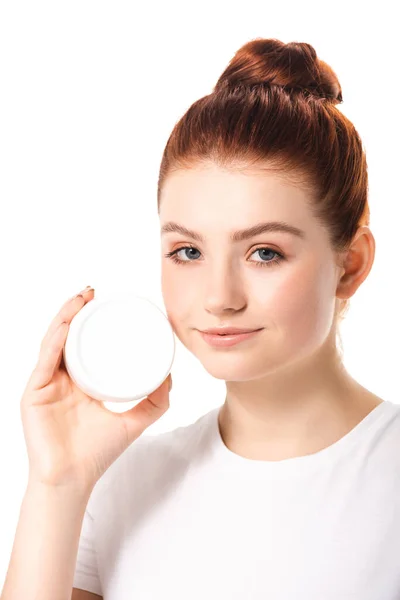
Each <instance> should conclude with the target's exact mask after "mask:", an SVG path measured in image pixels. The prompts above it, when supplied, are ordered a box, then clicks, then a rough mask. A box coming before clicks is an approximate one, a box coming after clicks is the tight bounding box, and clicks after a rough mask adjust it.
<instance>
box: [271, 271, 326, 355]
mask: <svg viewBox="0 0 400 600" xmlns="http://www.w3.org/2000/svg"><path fill="white" fill-rule="evenodd" d="M267 305H269V306H270V314H267V318H268V319H269V317H271V320H272V321H273V322H274V324H275V326H276V328H277V329H278V330H280V331H281V333H282V334H283V335H285V337H286V336H289V337H290V341H291V343H293V344H294V345H296V343H298V344H304V343H310V342H311V343H312V342H318V341H322V340H323V339H324V338H325V337H326V335H327V334H328V332H329V329H330V327H331V324H332V318H333V314H334V307H335V294H334V282H333V279H332V274H331V273H330V272H329V271H328V270H327V268H326V265H317V264H305V265H304V267H303V268H301V269H295V270H293V272H292V273H287V277H285V278H284V279H282V281H281V282H280V283H279V284H277V285H276V286H275V287H274V288H273V292H272V295H271V297H270V299H269V302H268V303H267Z"/></svg>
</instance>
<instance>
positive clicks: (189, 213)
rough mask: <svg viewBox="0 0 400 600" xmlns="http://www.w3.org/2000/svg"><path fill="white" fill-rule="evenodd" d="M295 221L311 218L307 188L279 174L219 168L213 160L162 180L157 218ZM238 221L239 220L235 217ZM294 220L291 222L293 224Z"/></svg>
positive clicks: (291, 178)
mask: <svg viewBox="0 0 400 600" xmlns="http://www.w3.org/2000/svg"><path fill="white" fill-rule="evenodd" d="M263 217H264V218H267V219H268V220H273V219H274V220H275V219H276V220H285V221H288V220H289V219H290V220H291V221H292V222H293V221H296V220H297V221H298V225H299V226H300V222H301V221H304V220H306V219H309V218H310V217H311V214H310V192H309V191H308V190H307V188H306V186H304V185H300V183H296V181H295V179H294V176H293V177H288V176H286V175H285V174H283V173H276V172H269V171H260V170H257V171H256V170H252V171H250V170H246V171H244V170H239V169H229V170H228V169H223V168H221V167H218V166H217V165H215V164H212V165H207V166H201V167H196V168H192V169H180V170H177V171H174V172H172V173H170V174H169V175H168V176H167V178H166V179H165V181H164V184H163V188H162V192H161V196H160V219H161V221H162V222H165V221H169V220H172V219H174V220H180V221H183V220H187V219H189V218H190V220H191V221H195V222H196V223H198V226H199V227H200V226H201V225H200V223H201V221H204V225H205V226H207V224H208V225H209V224H210V221H212V220H215V219H219V220H220V224H221V225H222V222H221V219H224V221H225V220H226V219H229V220H230V221H235V222H236V224H237V225H243V221H245V222H246V223H248V224H254V223H253V221H255V220H259V219H260V218H263ZM238 220H239V222H238ZM293 224H294V223H293Z"/></svg>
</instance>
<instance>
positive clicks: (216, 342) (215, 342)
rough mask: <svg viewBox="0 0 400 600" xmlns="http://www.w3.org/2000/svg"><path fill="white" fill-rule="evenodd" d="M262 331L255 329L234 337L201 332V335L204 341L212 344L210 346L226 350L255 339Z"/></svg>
mask: <svg viewBox="0 0 400 600" xmlns="http://www.w3.org/2000/svg"><path fill="white" fill-rule="evenodd" d="M260 331H262V329H255V330H252V331H247V332H245V333H235V334H232V335H218V334H216V335H215V334H211V333H207V332H204V331H200V330H199V333H200V335H201V336H202V338H203V340H204V341H205V342H207V343H208V344H210V346H213V347H214V348H226V347H228V346H234V345H235V344H239V343H240V342H243V341H245V340H248V339H250V338H253V337H254V336H256V335H257V333H259V332H260Z"/></svg>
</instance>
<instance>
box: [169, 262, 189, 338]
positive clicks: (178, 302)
mask: <svg viewBox="0 0 400 600" xmlns="http://www.w3.org/2000/svg"><path fill="white" fill-rule="evenodd" d="M182 282H183V280H182ZM161 290H162V296H163V300H164V305H165V309H166V313H167V317H168V320H169V322H170V323H171V325H172V328H173V330H174V331H175V333H176V334H177V335H178V337H179V327H180V324H181V323H186V321H187V320H188V319H187V316H188V313H189V311H190V307H193V306H194V305H195V301H194V298H193V294H194V286H188V285H187V283H186V284H185V285H183V283H181V279H180V278H179V277H174V276H173V275H172V274H170V273H169V272H168V266H167V267H165V268H163V270H162V273H161ZM187 325H189V326H190V325H191V323H190V322H188V323H187Z"/></svg>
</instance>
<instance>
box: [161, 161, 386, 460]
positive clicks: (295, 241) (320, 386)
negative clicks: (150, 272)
mask: <svg viewBox="0 0 400 600" xmlns="http://www.w3.org/2000/svg"><path fill="white" fill-rule="evenodd" d="M159 218H160V225H161V227H162V226H163V225H164V224H165V223H167V222H169V221H174V222H177V223H179V224H181V225H184V226H185V227H187V228H190V229H192V230H195V231H197V232H198V233H200V234H201V235H202V236H203V237H204V242H199V241H197V240H194V239H193V238H192V237H190V236H188V235H182V234H181V233H176V232H168V233H164V234H161V245H162V269H161V272H162V293H163V299H164V303H165V307H166V311H167V316H168V319H169V321H170V323H171V325H172V327H173V329H174V332H175V334H176V335H177V337H178V338H179V340H180V341H181V342H182V343H183V344H184V345H185V346H186V348H187V349H188V350H189V351H190V352H191V353H193V354H194V355H195V356H196V357H197V358H198V359H199V361H200V362H201V363H202V365H203V366H204V368H205V369H206V370H207V372H208V373H210V375H212V376H213V377H215V378H217V379H222V380H224V381H225V383H226V398H225V402H224V404H223V406H222V408H221V411H220V413H219V429H220V433H221V437H222V439H223V441H224V443H225V445H226V446H227V447H228V448H229V449H230V450H231V451H232V452H234V453H236V454H239V455H241V456H243V457H245V458H250V459H254V460H282V459H285V458H292V457H295V456H304V455H307V454H312V453H315V452H317V451H319V450H321V449H323V448H325V447H327V446H330V445H331V444H333V443H334V442H336V441H337V440H339V439H340V438H341V437H343V436H344V435H345V434H346V433H348V432H349V431H350V430H351V429H353V428H354V427H355V426H356V425H357V424H358V423H359V422H360V421H361V420H362V419H363V418H364V417H365V416H367V414H369V412H370V411H371V410H373V409H374V408H375V407H376V406H378V404H380V403H381V402H382V401H383V400H382V399H381V398H379V397H378V396H376V395H375V394H373V393H372V392H370V391H369V390H367V389H366V388H364V387H363V386H361V385H360V384H359V383H358V382H357V381H356V380H355V379H354V378H353V377H351V375H350V374H349V373H348V372H347V371H346V369H345V368H344V365H343V363H342V361H341V357H340V355H339V352H338V350H337V348H336V314H337V312H336V311H338V310H339V308H340V303H341V300H344V299H347V298H350V297H351V296H353V294H354V293H355V292H356V291H357V289H358V288H359V286H360V285H361V284H362V282H363V281H364V280H365V279H366V277H367V276H368V274H369V272H370V270H371V267H372V264H373V260H374V254H375V241H374V237H373V235H372V233H371V231H370V229H369V228H368V227H366V226H364V227H361V228H360V229H359V230H358V231H357V234H356V235H355V237H354V239H353V243H352V246H351V248H350V250H349V251H348V253H346V254H345V255H344V259H345V261H344V262H342V263H341V264H342V265H343V266H340V263H339V262H338V261H339V256H338V255H337V254H335V253H334V251H333V250H332V248H331V246H330V244H329V240H328V233H327V231H326V230H325V228H324V227H323V226H322V225H321V223H319V222H318V221H317V220H316V219H315V217H314V216H313V215H312V212H311V207H310V192H307V191H306V189H305V188H304V187H301V186H300V185H299V184H296V183H294V182H293V181H291V180H289V179H288V178H287V177H285V178H284V177H281V176H280V175H279V174H277V173H273V172H268V171H264V172H261V171H256V170H254V169H253V170H247V171H245V170H239V169H236V170H232V169H231V170H228V169H222V168H220V167H219V166H217V165H216V164H215V163H212V162H209V163H206V164H203V165H201V166H198V167H196V168H193V169H185V170H179V171H176V172H174V173H171V174H169V175H168V177H167V179H166V181H165V184H164V187H163V190H162V194H161V198H160V210H159ZM272 220H282V221H286V222H287V223H289V224H291V225H294V226H296V227H298V228H300V229H302V230H303V231H304V232H305V238H304V239H300V238H297V237H294V236H292V235H290V234H288V233H281V232H273V233H263V234H259V235H257V236H255V237H252V238H251V239H248V240H244V241H240V242H233V241H231V240H230V239H229V235H230V233H231V232H233V231H236V230H238V229H244V228H247V227H251V226H253V225H256V224H258V223H260V222H264V221H272ZM188 244H190V245H191V246H193V247H194V248H195V249H194V250H190V249H187V250H181V251H180V252H179V253H178V257H177V258H180V259H181V260H182V261H185V262H184V263H183V264H175V263H174V262H173V260H172V259H171V258H166V257H165V256H164V255H165V254H166V253H167V252H171V251H173V250H175V249H178V248H184V247H185V246H187V245H188ZM260 248H264V250H261V251H260V252H256V250H257V249H258V250H259V249H260ZM271 251H275V252H280V253H282V254H283V255H284V257H285V258H286V260H284V261H282V262H280V263H275V264H272V266H270V267H268V266H264V267H257V266H255V265H256V263H257V262H258V263H260V262H261V263H264V264H265V263H267V262H271V261H273V260H274V259H275V258H277V256H276V255H275V254H273V252H271ZM220 324H229V325H231V326H237V327H249V328H260V327H263V328H264V329H263V330H262V331H261V332H260V333H258V334H257V335H256V336H255V337H253V338H250V339H249V340H247V341H244V342H241V343H240V344H237V345H236V346H232V347H229V348H218V349H215V348H213V347H211V346H209V345H208V344H207V343H206V342H205V341H204V340H203V338H202V336H201V335H200V333H199V332H198V331H197V330H198V329H206V328H208V327H215V326H217V325H220Z"/></svg>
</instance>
